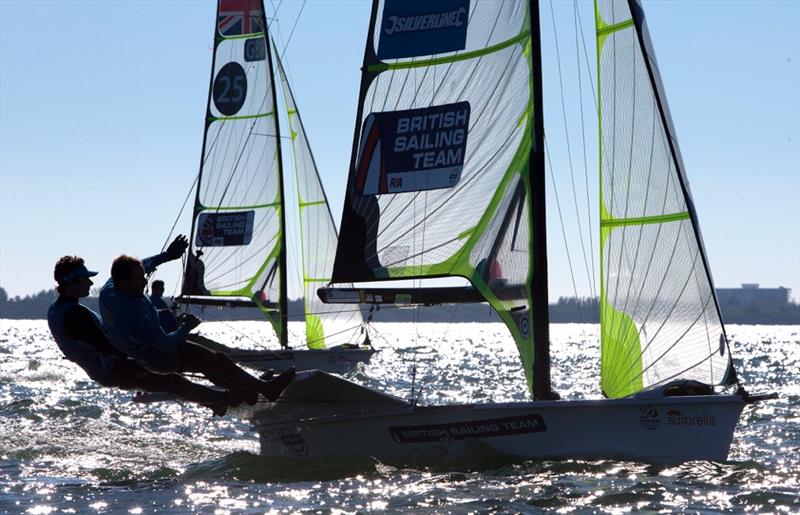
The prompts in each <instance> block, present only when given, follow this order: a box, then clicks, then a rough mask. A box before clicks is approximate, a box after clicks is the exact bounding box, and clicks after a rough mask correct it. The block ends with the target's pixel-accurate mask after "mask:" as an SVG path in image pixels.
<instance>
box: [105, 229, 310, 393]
mask: <svg viewBox="0 0 800 515" xmlns="http://www.w3.org/2000/svg"><path fill="white" fill-rule="evenodd" d="M188 246H189V243H188V241H187V240H186V237H185V236H183V235H179V236H178V237H177V238H175V241H173V242H172V243H171V244H170V245H169V247H168V248H167V250H166V252H163V253H161V254H157V255H155V256H152V257H149V258H146V259H144V260H139V259H138V258H136V257H133V256H126V255H122V256H119V257H118V258H117V259H115V260H114V263H113V264H112V265H111V279H109V280H108V282H106V284H105V285H103V287H102V289H101V290H100V314H101V316H102V317H103V326H104V328H105V330H106V333H107V334H108V338H109V340H110V341H111V344H112V345H113V346H114V347H116V348H117V349H118V350H119V351H121V352H123V353H125V354H126V355H128V356H130V357H132V358H133V359H135V360H136V361H137V362H138V363H139V364H140V365H141V366H143V367H144V368H146V369H147V370H150V371H152V372H155V373H160V374H168V373H172V372H178V373H180V372H197V373H200V374H202V375H203V376H204V377H205V378H206V379H208V380H209V381H211V382H212V383H214V384H215V385H217V386H221V387H223V388H226V389H229V390H244V391H247V392H249V393H250V395H249V396H248V397H247V399H246V400H247V402H248V403H255V402H256V400H257V398H258V394H259V393H260V394H262V395H264V396H265V397H266V398H267V399H269V400H271V401H273V400H275V399H277V398H278V396H279V395H280V393H281V392H282V391H283V389H284V388H286V386H288V384H289V383H290V382H291V381H292V378H293V377H294V368H290V369H289V370H287V371H285V372H284V373H282V374H280V375H279V376H277V377H275V378H273V379H270V380H268V381H262V380H260V379H257V378H255V377H253V376H252V375H250V374H248V373H247V372H245V371H244V370H243V369H241V368H239V367H238V366H236V365H235V364H234V363H233V361H231V359H230V358H229V357H228V356H227V355H225V354H223V353H220V352H215V351H212V350H210V349H208V348H206V347H203V346H201V345H197V344H195V343H191V342H188V341H186V337H187V336H188V335H189V331H191V330H192V329H194V328H195V327H197V326H198V325H200V322H201V320H200V319H199V318H197V317H196V316H194V315H192V314H188V315H186V316H185V317H183V320H182V321H181V323H180V325H179V326H178V328H177V329H176V330H175V331H172V332H169V333H168V332H165V331H164V329H163V328H162V327H161V324H160V323H159V319H158V313H157V312H156V308H155V307H154V306H153V304H152V302H150V300H149V299H148V298H147V297H146V296H145V295H144V287H145V285H146V284H147V279H146V278H145V276H146V274H148V273H150V272H152V271H153V270H155V267H156V266H158V265H160V264H162V263H166V262H167V261H172V260H174V259H179V258H180V257H181V256H182V255H183V253H184V252H185V251H186V247H188Z"/></svg>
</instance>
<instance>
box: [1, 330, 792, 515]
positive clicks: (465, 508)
mask: <svg viewBox="0 0 800 515" xmlns="http://www.w3.org/2000/svg"><path fill="white" fill-rule="evenodd" d="M265 325H266V324H258V323H253V322H238V323H235V324H231V325H228V324H223V323H207V324H203V326H201V327H202V328H203V330H204V333H205V334H207V335H209V336H212V337H214V336H216V337H219V338H222V339H225V340H227V341H231V340H237V341H238V342H239V344H241V345H243V346H252V345H254V344H253V340H254V339H258V338H269V336H268V333H267V332H266V331H267V329H266V327H265ZM377 329H378V330H379V332H380V335H381V336H379V337H375V338H374V340H375V343H376V346H378V347H379V348H381V349H382V352H381V353H379V354H378V355H377V356H376V357H375V358H373V362H372V363H371V364H370V365H369V366H367V367H365V368H363V369H361V370H358V371H356V372H354V373H353V374H352V375H351V378H352V379H354V380H356V381H359V382H361V383H364V384H368V385H371V386H379V387H380V388H382V389H384V390H386V391H389V392H392V393H395V394H397V395H400V396H403V397H408V396H409V395H410V392H411V382H412V380H411V378H412V375H413V376H414V377H415V380H414V383H415V389H416V391H417V394H419V395H420V399H421V401H422V402H426V403H443V402H486V401H508V400H523V399H525V398H526V394H525V387H524V381H523V379H522V375H521V369H520V366H519V359H518V357H517V354H516V351H515V349H514V345H513V343H512V342H511V341H510V339H509V338H508V337H507V336H506V334H507V333H506V331H505V329H504V328H503V326H501V325H499V324H453V325H446V324H419V325H411V324H407V325H404V324H384V325H378V327H377ZM300 330H301V328H300V326H296V325H292V327H290V332H291V333H292V334H294V335H295V336H296V335H297V334H298V331H300ZM728 331H729V334H730V336H731V339H732V341H733V350H734V355H736V356H737V362H736V364H737V368H738V371H739V373H740V376H741V377H742V378H743V380H744V381H745V383H746V384H747V385H748V388H749V389H750V391H752V392H763V391H777V392H779V393H780V396H781V398H780V399H779V400H777V401H771V402H768V403H762V404H759V405H756V406H751V407H748V408H746V409H745V411H744V414H743V417H742V420H741V421H740V424H739V426H738V427H737V430H736V434H735V437H734V441H733V446H732V448H731V453H730V456H729V461H728V462H726V463H711V462H692V463H685V464H682V465H679V466H671V467H663V466H662V467H657V466H652V465H646V464H638V463H630V462H619V461H595V462H589V461H578V460H570V461H564V462H553V461H528V462H519V463H512V464H508V463H505V464H501V463H491V462H484V463H479V464H474V463H472V464H454V465H451V466H450V467H449V468H448V469H446V470H418V469H399V468H395V467H390V466H387V465H383V464H380V463H376V462H374V461H353V462H349V463H348V462H334V463H330V462H322V463H320V462H317V463H310V464H304V465H302V466H298V465H297V463H296V462H288V461H287V462H283V461H280V460H277V461H276V460H270V459H265V458H262V457H260V456H259V455H258V443H257V441H256V439H255V438H254V437H253V435H252V434H251V433H250V432H249V427H248V425H247V424H246V423H242V422H237V421H233V420H228V419H224V420H221V419H213V420H212V419H211V418H210V416H209V414H208V411H207V410H204V409H201V408H197V407H194V406H191V405H188V404H153V405H147V406H142V405H139V404H134V403H131V402H130V397H131V395H130V394H129V393H125V392H119V391H116V390H113V389H104V388H98V387H96V386H95V385H94V384H93V383H91V382H90V381H88V380H87V379H86V377H85V376H84V375H83V373H82V372H81V371H80V369H78V368H77V367H76V366H74V365H72V364H71V363H69V362H68V361H66V360H63V359H61V357H60V354H59V353H58V351H57V349H56V347H55V344H54V343H53V342H52V340H51V339H50V336H49V332H48V330H47V324H46V323H45V322H44V321H24V320H0V513H24V512H27V513H55V512H68V513H87V512H89V513H92V512H96V513H105V512H129V513H153V512H170V513H181V512H214V513H228V512H230V513H241V512H250V513H260V512H265V511H275V512H296V511H309V512H322V513H328V512H337V513H338V512H363V511H390V512H436V513H440V512H458V513H466V512H484V513H486V512H495V511H501V512H539V511H559V512H561V511H575V512H612V513H618V512H620V511H628V510H636V511H641V510H646V511H661V510H663V511H692V512H696V511H700V512H719V511H747V510H750V511H754V512H787V513H788V512H795V513H796V512H799V511H800V412H798V405H799V404H800V328H799V327H797V326H792V327H774V326H732V327H729V329H728ZM552 338H553V344H552V349H553V367H554V368H553V383H554V386H555V388H556V389H557V390H558V391H559V392H560V393H561V394H562V397H567V398H575V399H579V398H596V397H598V396H599V390H598V386H597V382H598V379H597V376H596V371H597V368H598V365H597V363H598V362H597V358H598V352H599V351H598V348H597V343H596V342H597V327H596V326H593V325H575V324H565V325H556V326H554V327H553V329H552ZM414 370H415V373H413V374H412V371H414ZM420 387H421V390H420ZM329 461H330V460H329Z"/></svg>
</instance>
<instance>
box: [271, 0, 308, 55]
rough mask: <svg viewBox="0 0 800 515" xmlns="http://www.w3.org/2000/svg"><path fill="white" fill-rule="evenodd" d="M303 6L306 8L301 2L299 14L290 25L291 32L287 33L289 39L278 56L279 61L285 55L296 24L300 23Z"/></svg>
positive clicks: (304, 2) (304, 3)
mask: <svg viewBox="0 0 800 515" xmlns="http://www.w3.org/2000/svg"><path fill="white" fill-rule="evenodd" d="M281 1H283V0H281ZM305 6H306V0H303V5H301V6H300V12H298V13H297V18H295V19H294V25H292V30H291V32H289V38H288V39H287V40H286V44H285V45H284V46H283V51H282V52H281V55H280V58H281V59H283V55H284V54H285V53H286V49H287V48H289V43H290V42H291V41H292V36H293V35H294V29H296V28H297V22H299V21H300V15H301V14H303V8H305ZM276 11H277V9H276Z"/></svg>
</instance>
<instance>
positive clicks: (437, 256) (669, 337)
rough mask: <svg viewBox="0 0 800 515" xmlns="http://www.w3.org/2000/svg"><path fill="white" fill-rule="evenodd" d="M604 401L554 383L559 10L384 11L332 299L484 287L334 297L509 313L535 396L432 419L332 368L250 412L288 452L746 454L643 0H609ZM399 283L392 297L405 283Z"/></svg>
mask: <svg viewBox="0 0 800 515" xmlns="http://www.w3.org/2000/svg"><path fill="white" fill-rule="evenodd" d="M595 22H596V35H597V62H598V81H599V85H598V91H599V93H598V94H599V99H598V103H599V107H598V110H599V118H600V147H601V148H600V155H601V160H600V167H599V168H600V174H601V188H600V190H601V191H600V211H601V216H600V228H599V230H600V251H601V255H602V258H601V266H600V269H601V296H600V307H601V363H600V375H601V386H602V392H603V394H604V398H602V399H598V400H559V399H558V396H557V395H556V394H555V393H554V392H553V391H552V388H551V384H550V359H549V322H548V295H547V294H548V287H547V249H546V235H545V206H544V203H545V153H544V134H543V114H542V66H541V44H540V40H541V38H540V29H539V6H538V2H537V1H536V0H534V1H522V0H518V1H510V0H509V1H503V2H496V1H493V0H442V1H439V2H436V3H429V2H423V1H411V0H380V1H375V2H374V3H373V6H372V14H371V19H370V25H369V28H368V31H367V43H366V50H365V54H364V64H363V68H362V80H361V90H360V94H359V108H358V113H357V117H356V130H355V135H354V141H353V152H352V157H351V166H350V175H349V178H348V186H347V197H346V199H345V207H344V212H343V215H342V224H341V237H340V240H339V245H338V250H337V254H336V259H335V264H334V268H333V274H332V276H333V277H332V283H335V284H345V283H362V282H371V283H373V284H374V283H375V282H377V281H391V280H395V279H420V280H422V279H432V278H442V277H452V276H456V277H462V278H465V279H467V280H468V281H469V284H470V286H469V287H466V288H461V287H458V288H456V287H447V288H441V287H439V288H437V287H431V288H422V287H420V288H416V289H414V290H413V291H408V290H406V291H398V290H394V289H393V288H392V287H391V286H386V287H382V288H374V287H370V288H367V287H364V288H348V287H341V288H337V287H329V288H324V289H321V290H320V292H319V294H320V296H321V297H322V298H323V300H325V301H327V302H359V301H360V302H369V303H375V304H380V303H409V302H415V303H419V304H430V303H437V302H470V301H483V302H488V303H489V304H490V305H491V306H492V307H493V308H494V310H495V311H496V312H497V313H498V314H499V316H500V318H501V319H502V320H503V322H504V323H505V325H506V326H507V328H508V330H509V332H510V333H511V336H512V337H513V339H514V341H515V342H516V345H517V348H518V350H519V355H520V358H521V361H522V365H523V369H524V373H525V378H526V380H527V384H528V388H529V390H530V393H531V395H532V397H533V400H532V401H529V402H513V403H487V404H469V405H447V406H421V405H417V404H416V403H415V402H408V401H406V400H404V399H400V398H397V397H394V396H391V395H387V394H384V393H381V392H379V391H376V390H374V389H370V388H366V387H363V386H359V385H356V384H354V383H352V382H348V381H346V380H343V379H340V378H336V377H333V376H330V375H328V374H325V373H323V372H316V371H308V372H302V373H300V374H298V376H297V378H296V379H295V380H294V382H293V383H292V384H291V385H290V386H289V387H288V388H287V389H286V390H285V391H284V393H283V394H282V395H281V397H280V398H279V399H278V401H277V402H274V403H265V404H262V405H258V406H256V407H255V408H253V409H250V410H249V412H247V413H245V415H246V416H249V417H250V418H251V420H252V421H253V423H254V426H255V429H256V431H258V433H259V435H260V442H261V453H262V454H264V455H267V456H285V457H297V458H303V459H306V458H309V459H312V458H313V459H318V458H332V457H336V456H371V457H374V458H376V459H378V460H380V461H382V462H387V463H421V464H424V465H429V466H431V465H437V464H441V463H442V460H447V459H452V458H454V457H456V456H459V457H463V456H466V457H468V456H470V455H472V454H474V453H476V452H479V451H480V452H485V451H487V450H488V451H490V452H494V453H497V454H500V455H504V456H511V457H516V458H523V459H524V458H588V459H598V458H615V459H632V460H642V461H648V462H680V461H685V460H698V459H704V460H725V459H726V457H727V454H728V450H729V447H730V444H731V441H732V438H733V433H734V429H735V427H736V424H737V421H738V419H739V416H740V413H741V411H742V409H743V408H744V406H745V405H746V404H747V403H749V402H753V401H756V400H761V399H764V398H767V397H769V396H768V395H761V396H750V395H748V394H747V393H746V392H745V391H744V389H743V388H742V387H741V385H739V381H738V379H737V377H736V373H735V370H734V367H733V363H732V360H731V355H730V349H729V345H728V340H727V337H726V334H725V329H724V326H723V324H722V319H721V316H720V311H719V306H718V303H717V299H716V297H715V292H714V287H713V283H712V278H711V274H710V272H709V268H708V260H707V258H706V255H705V251H704V248H703V244H702V239H701V235H700V230H699V226H698V221H697V215H696V212H695V209H694V207H693V204H692V197H691V195H690V193H689V188H688V183H687V181H686V175H685V169H684V166H683V162H682V159H681V156H680V152H679V150H678V146H677V142H676V139H675V134H674V130H673V126H672V123H671V119H670V114H669V110H668V109H667V104H666V100H665V97H664V91H663V87H662V85H661V81H660V78H659V72H658V69H657V67H656V65H655V61H654V53H653V48H652V45H651V43H650V39H649V36H648V32H647V28H646V25H645V19H644V14H643V11H642V7H641V5H640V4H639V2H638V0H597V1H596V3H595ZM385 284H387V285H390V284H391V283H390V282H386V283H385Z"/></svg>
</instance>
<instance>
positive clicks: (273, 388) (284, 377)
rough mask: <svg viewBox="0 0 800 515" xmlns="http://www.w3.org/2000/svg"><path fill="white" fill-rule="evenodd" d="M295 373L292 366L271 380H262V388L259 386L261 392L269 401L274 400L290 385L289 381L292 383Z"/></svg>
mask: <svg viewBox="0 0 800 515" xmlns="http://www.w3.org/2000/svg"><path fill="white" fill-rule="evenodd" d="M294 375H295V370H294V367H291V368H288V369H287V370H284V371H283V372H281V373H280V374H279V375H278V376H277V377H274V378H272V379H270V380H269V381H261V388H259V392H260V393H261V394H262V395H263V396H264V397H266V398H267V399H268V400H269V401H274V400H275V399H277V398H278V397H280V395H281V393H282V392H283V390H285V389H286V387H287V386H289V383H291V382H292V379H294Z"/></svg>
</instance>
